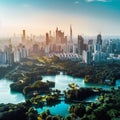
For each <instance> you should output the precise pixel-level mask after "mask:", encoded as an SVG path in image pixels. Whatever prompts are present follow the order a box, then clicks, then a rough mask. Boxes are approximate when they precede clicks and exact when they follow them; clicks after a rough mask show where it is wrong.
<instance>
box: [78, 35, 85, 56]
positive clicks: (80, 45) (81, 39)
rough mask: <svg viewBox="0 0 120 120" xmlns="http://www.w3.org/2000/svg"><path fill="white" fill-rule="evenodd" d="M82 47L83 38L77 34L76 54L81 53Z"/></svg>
mask: <svg viewBox="0 0 120 120" xmlns="http://www.w3.org/2000/svg"><path fill="white" fill-rule="evenodd" d="M83 47H84V38H83V37H82V36H80V35H78V54H79V55H82V52H83Z"/></svg>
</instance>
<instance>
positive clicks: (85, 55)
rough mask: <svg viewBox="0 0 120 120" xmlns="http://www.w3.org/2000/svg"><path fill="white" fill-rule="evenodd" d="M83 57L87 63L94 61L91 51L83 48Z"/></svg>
mask: <svg viewBox="0 0 120 120" xmlns="http://www.w3.org/2000/svg"><path fill="white" fill-rule="evenodd" d="M82 59H83V61H84V62H85V63H86V64H91V62H92V55H91V52H90V51H85V50H83V55H82Z"/></svg>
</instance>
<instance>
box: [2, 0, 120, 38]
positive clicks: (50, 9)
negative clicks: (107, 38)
mask: <svg viewBox="0 0 120 120" xmlns="http://www.w3.org/2000/svg"><path fill="white" fill-rule="evenodd" d="M119 13H120V1H119V0H1V1H0V37H11V36H12V35H13V34H20V33H21V30H22V29H26V30H27V31H28V33H29V34H35V35H40V34H42V35H45V33H46V32H47V31H49V30H52V31H54V29H55V28H56V27H59V28H60V29H62V30H63V31H64V32H65V34H67V35H69V26H70V24H71V25H72V28H73V36H77V35H78V34H84V35H88V36H96V35H97V34H98V33H102V35H114V36H117V35H120V27H119V26H120V22H119V21H120V15H119Z"/></svg>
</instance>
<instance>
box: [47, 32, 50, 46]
mask: <svg viewBox="0 0 120 120" xmlns="http://www.w3.org/2000/svg"><path fill="white" fill-rule="evenodd" d="M49 42H50V39H49V34H48V33H46V45H48V44H49Z"/></svg>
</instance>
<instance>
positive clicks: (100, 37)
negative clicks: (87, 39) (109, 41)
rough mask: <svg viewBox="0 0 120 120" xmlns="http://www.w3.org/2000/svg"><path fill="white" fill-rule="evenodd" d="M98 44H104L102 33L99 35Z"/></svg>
mask: <svg viewBox="0 0 120 120" xmlns="http://www.w3.org/2000/svg"><path fill="white" fill-rule="evenodd" d="M97 44H99V45H102V36H101V34H98V35H97Z"/></svg>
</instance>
